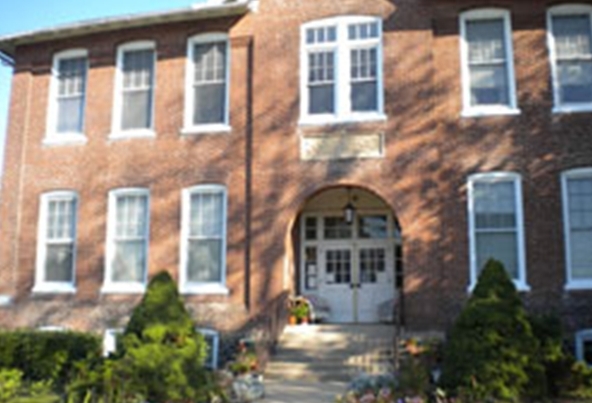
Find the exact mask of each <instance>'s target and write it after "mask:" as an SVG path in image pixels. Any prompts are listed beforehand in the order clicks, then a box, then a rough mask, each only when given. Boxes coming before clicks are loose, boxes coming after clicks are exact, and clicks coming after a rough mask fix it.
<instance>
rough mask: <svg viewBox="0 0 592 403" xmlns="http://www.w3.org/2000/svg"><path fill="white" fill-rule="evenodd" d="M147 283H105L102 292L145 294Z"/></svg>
mask: <svg viewBox="0 0 592 403" xmlns="http://www.w3.org/2000/svg"><path fill="white" fill-rule="evenodd" d="M144 292H146V285H145V284H143V283H108V284H103V287H102V288H101V294H143V293H144Z"/></svg>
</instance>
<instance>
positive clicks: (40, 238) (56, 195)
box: [32, 190, 78, 293]
mask: <svg viewBox="0 0 592 403" xmlns="http://www.w3.org/2000/svg"><path fill="white" fill-rule="evenodd" d="M54 200H69V201H71V202H73V209H72V214H73V215H74V216H73V221H72V227H73V228H72V230H73V236H72V240H71V241H70V242H71V243H72V268H71V270H72V281H69V282H64V281H46V280H45V277H46V272H45V264H46V259H47V244H48V239H47V218H48V216H47V214H48V206H49V203H50V202H51V201H54ZM77 235H78V193H77V192H75V191H72V190H58V191H51V192H46V193H43V194H42V195H41V198H40V206H39V221H38V227H37V259H36V264H35V285H34V286H33V290H32V292H33V293H75V292H76V256H77V249H78V248H77Z"/></svg>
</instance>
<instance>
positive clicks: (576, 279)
mask: <svg viewBox="0 0 592 403" xmlns="http://www.w3.org/2000/svg"><path fill="white" fill-rule="evenodd" d="M561 179H562V187H563V226H564V231H565V254H566V266H567V283H566V288H567V289H581V288H584V289H585V288H592V168H580V169H573V170H570V171H567V172H564V173H563V175H562V177H561Z"/></svg>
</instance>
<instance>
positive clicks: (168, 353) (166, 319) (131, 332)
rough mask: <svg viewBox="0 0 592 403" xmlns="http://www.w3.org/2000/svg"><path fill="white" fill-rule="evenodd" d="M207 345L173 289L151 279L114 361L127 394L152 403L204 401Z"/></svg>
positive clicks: (165, 278)
mask: <svg viewBox="0 0 592 403" xmlns="http://www.w3.org/2000/svg"><path fill="white" fill-rule="evenodd" d="M206 355H207V344H206V343H205V341H204V340H203V337H202V336H201V335H200V334H199V333H197V332H196V330H195V327H194V324H193V321H192V320H191V317H190V316H189V313H188V312H187V310H186V309H185V306H184V305H183V301H182V300H181V298H180V296H179V293H178V292H177V286H176V284H175V282H174V281H173V279H172V278H171V277H170V275H169V274H168V273H167V272H161V273H159V274H158V275H156V276H155V277H154V278H153V279H152V281H151V282H150V284H149V285H148V290H147V292H146V294H145V295H144V298H143V299H142V301H141V303H140V304H139V305H138V306H137V307H136V308H135V310H134V312H133V314H132V317H131V318H130V321H129V324H128V326H127V327H126V329H125V331H124V335H123V351H122V353H121V357H120V359H119V361H120V364H121V367H119V370H122V371H123V372H124V375H123V376H124V377H126V379H129V382H130V385H129V390H130V391H133V392H135V393H136V394H139V395H142V396H144V397H145V399H146V400H148V401H151V402H186V401H201V400H206V399H207V397H208V394H209V392H211V390H210V387H211V385H212V383H211V381H210V374H209V372H208V371H206V370H205V368H204V367H203V361H204V359H205V357H206Z"/></svg>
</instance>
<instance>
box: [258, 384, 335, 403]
mask: <svg viewBox="0 0 592 403" xmlns="http://www.w3.org/2000/svg"><path fill="white" fill-rule="evenodd" d="M346 387H347V384H346V383H340V382H322V383H321V382H304V381H280V380H277V381H276V380H265V398H264V399H263V400H259V401H258V402H257V403H259V402H260V403H334V402H335V397H336V396H337V395H340V394H343V393H344V392H345V390H346Z"/></svg>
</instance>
